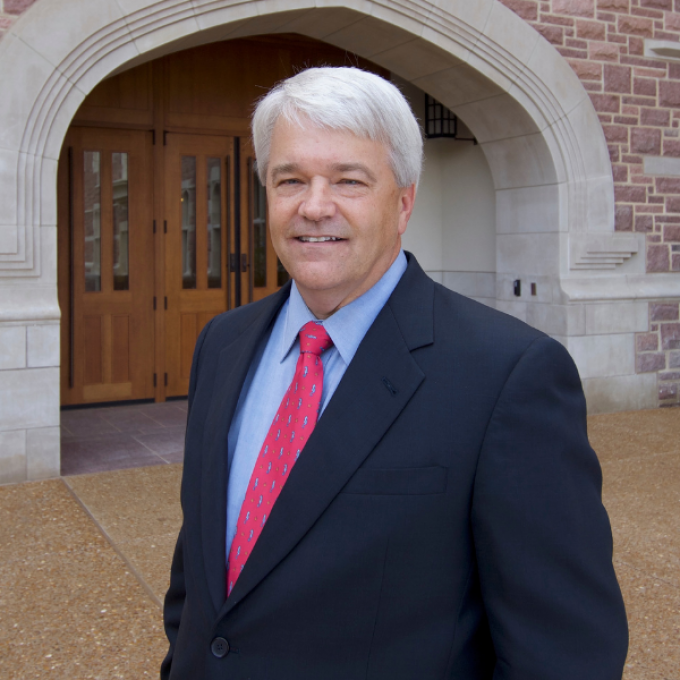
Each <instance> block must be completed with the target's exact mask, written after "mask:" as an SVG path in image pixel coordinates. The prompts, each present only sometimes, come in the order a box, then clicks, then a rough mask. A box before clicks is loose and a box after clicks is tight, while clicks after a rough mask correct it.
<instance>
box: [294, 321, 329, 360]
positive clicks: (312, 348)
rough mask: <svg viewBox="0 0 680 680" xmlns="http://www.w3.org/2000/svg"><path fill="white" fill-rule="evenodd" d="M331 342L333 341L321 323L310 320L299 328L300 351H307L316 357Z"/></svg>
mask: <svg viewBox="0 0 680 680" xmlns="http://www.w3.org/2000/svg"><path fill="white" fill-rule="evenodd" d="M332 344H333V341H332V340H331V338H330V336H329V335H328V333H326V329H325V328H324V327H323V324H321V323H318V322H316V321H310V322H309V323H306V324H305V325H304V326H303V327H302V329H301V330H300V352H307V353H309V354H314V355H316V356H317V357H318V356H321V354H322V353H323V352H325V351H326V350H327V349H328V348H329V347H330V346H331V345H332Z"/></svg>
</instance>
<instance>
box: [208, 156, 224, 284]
mask: <svg viewBox="0 0 680 680" xmlns="http://www.w3.org/2000/svg"><path fill="white" fill-rule="evenodd" d="M207 177H208V187H207V196H208V212H207V218H208V219H207V223H208V234H207V236H208V238H207V245H208V288H221V287H222V162H221V159H219V158H208V159H207Z"/></svg>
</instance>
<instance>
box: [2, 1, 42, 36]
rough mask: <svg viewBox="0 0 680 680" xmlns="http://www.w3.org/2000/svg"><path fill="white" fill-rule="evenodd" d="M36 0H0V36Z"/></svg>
mask: <svg viewBox="0 0 680 680" xmlns="http://www.w3.org/2000/svg"><path fill="white" fill-rule="evenodd" d="M35 1H36V0H0V38H1V37H2V36H3V34H4V33H5V32H6V31H7V29H8V28H9V27H10V26H11V25H12V24H13V23H14V22H15V21H16V20H17V17H18V16H19V15H20V14H21V13H22V12H23V11H25V10H26V9H28V8H29V7H30V6H31V5H32V4H33V3H34V2H35Z"/></svg>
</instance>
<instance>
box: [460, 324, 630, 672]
mask: <svg viewBox="0 0 680 680" xmlns="http://www.w3.org/2000/svg"><path fill="white" fill-rule="evenodd" d="M601 487H602V475H601V471H600V466H599V463H598V461H597V457H596V456H595V453H594V451H593V450H592V449H591V447H590V445H589V443H588V436H587V430H586V405H585V398H584V395H583V391H582V388H581V383H580V380H579V376H578V372H577V370H576V367H575V366H574V363H573V361H572V359H571V357H570V356H569V354H568V353H567V351H566V350H565V349H564V348H563V347H562V346H561V345H560V344H559V343H557V342H556V341H554V340H551V339H550V338H547V337H541V338H539V339H537V340H535V341H534V342H533V343H532V344H531V345H530V346H529V347H528V349H527V350H526V351H525V352H524V354H523V355H522V356H521V358H520V359H519V361H518V362H517V364H516V365H515V367H514V369H513V371H512V372H511V374H510V376H509V378H508V380H507V381H506V384H505V386H504V388H503V390H502V392H501V394H500V396H499V398H498V401H497V403H496V406H495V408H494V412H493V415H492V417H491V419H490V421H489V425H488V428H487V432H486V436H485V439H484V444H483V446H482V451H481V454H480V458H479V461H478V467H477V472H476V477H475V486H474V497H473V507H472V528H473V534H474V540H475V550H476V556H477V560H478V570H479V576H480V584H481V588H482V597H483V600H484V605H485V609H486V611H487V616H488V620H489V628H490V632H491V636H492V640H493V644H494V649H495V652H496V668H495V673H494V676H493V677H494V680H567V679H572V680H573V678H579V680H620V679H621V675H622V673H623V665H624V662H625V658H626V652H627V648H628V626H627V621H626V613H625V609H624V605H623V600H622V597H621V591H620V588H619V585H618V582H617V580H616V575H615V573H614V569H613V565H612V534H611V528H610V525H609V519H608V517H607V513H606V511H605V509H604V507H603V505H602V502H601Z"/></svg>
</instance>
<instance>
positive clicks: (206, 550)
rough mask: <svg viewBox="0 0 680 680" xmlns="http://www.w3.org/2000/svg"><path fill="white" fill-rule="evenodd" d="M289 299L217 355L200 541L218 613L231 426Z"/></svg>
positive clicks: (274, 304)
mask: <svg viewBox="0 0 680 680" xmlns="http://www.w3.org/2000/svg"><path fill="white" fill-rule="evenodd" d="M287 297H288V286H286V287H285V289H282V290H281V291H280V292H279V293H278V294H276V295H274V296H272V298H271V299H270V304H269V305H267V306H266V307H264V309H263V310H262V312H261V313H260V314H259V316H258V317H256V318H255V320H254V321H253V322H252V323H250V324H249V325H247V326H246V327H245V329H243V330H242V331H241V332H240V333H239V334H238V336H237V337H236V339H234V340H233V341H232V342H231V343H230V344H228V345H227V346H226V347H225V348H224V349H222V350H221V352H220V356H219V361H218V364H217V370H216V372H215V382H214V385H213V395H212V399H211V400H210V410H209V412H208V417H207V419H206V423H205V433H204V437H203V450H204V452H206V453H205V455H204V457H203V466H202V472H201V540H202V544H203V559H204V560H205V572H206V578H207V582H208V589H209V591H210V596H211V598H212V600H213V604H214V606H215V611H218V610H219V609H220V607H221V606H222V604H223V602H224V598H225V561H226V558H225V540H226V513H227V509H226V507H227V506H226V503H227V482H228V479H229V470H228V450H227V449H228V443H227V437H228V434H229V427H230V425H231V421H232V419H233V417H234V413H235V411H236V406H237V404H238V400H239V396H240V394H241V388H242V386H243V383H244V382H245V379H246V376H247V374H248V369H249V367H250V364H251V363H252V360H253V355H254V354H255V352H256V350H257V348H258V345H259V343H260V341H261V339H262V336H263V335H264V334H265V333H266V332H267V330H268V329H269V328H270V325H271V323H272V320H273V319H274V317H275V315H276V313H277V312H278V310H279V309H280V307H281V305H282V304H283V302H284V301H285V300H286V299H287Z"/></svg>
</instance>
